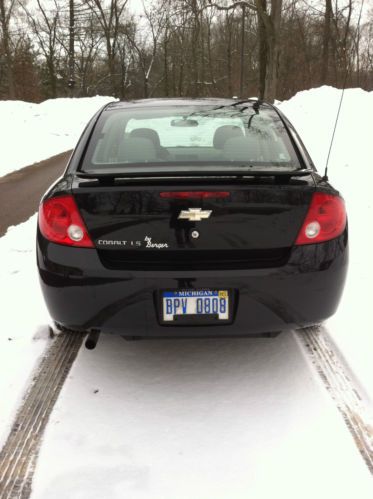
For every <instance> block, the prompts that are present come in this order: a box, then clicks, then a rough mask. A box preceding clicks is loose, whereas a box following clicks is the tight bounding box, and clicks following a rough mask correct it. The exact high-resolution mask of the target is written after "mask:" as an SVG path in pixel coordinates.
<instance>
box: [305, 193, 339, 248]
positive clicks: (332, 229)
mask: <svg viewBox="0 0 373 499" xmlns="http://www.w3.org/2000/svg"><path fill="white" fill-rule="evenodd" d="M346 219H347V217H346V208H345V204H344V201H343V199H342V198H340V197H338V196H332V195H331V194H324V193H322V192H315V193H314V194H313V196H312V199H311V204H310V207H309V208H308V212H307V215H306V218H305V220H304V222H303V225H302V228H301V230H300V231H299V234H298V237H297V240H296V241H295V244H296V245H301V244H315V243H321V242H323V241H329V240H330V239H334V238H335V237H338V236H340V235H341V234H342V232H343V231H344V230H345V227H346Z"/></svg>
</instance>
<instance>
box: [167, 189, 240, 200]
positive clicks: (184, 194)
mask: <svg viewBox="0 0 373 499" xmlns="http://www.w3.org/2000/svg"><path fill="white" fill-rule="evenodd" d="M159 195H160V196H161V198H164V199H213V198H215V199H224V198H228V197H229V196H230V195H231V194H230V192H227V191H174V192H160V193H159Z"/></svg>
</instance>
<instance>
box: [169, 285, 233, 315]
mask: <svg viewBox="0 0 373 499" xmlns="http://www.w3.org/2000/svg"><path fill="white" fill-rule="evenodd" d="M162 301H163V320H164V321H173V320H175V316H179V315H181V316H188V315H190V316H193V315H196V316H209V315H210V316H214V317H216V318H217V319H219V320H227V319H229V293H228V291H227V290H215V291H213V290H195V289H193V290H180V291H163V293H162Z"/></svg>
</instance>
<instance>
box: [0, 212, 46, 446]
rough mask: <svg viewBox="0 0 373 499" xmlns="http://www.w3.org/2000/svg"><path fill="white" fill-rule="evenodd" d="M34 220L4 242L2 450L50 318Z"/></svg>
mask: <svg viewBox="0 0 373 499" xmlns="http://www.w3.org/2000/svg"><path fill="white" fill-rule="evenodd" d="M35 233H36V215H34V216H33V217H31V219H30V220H28V221H27V222H25V223H23V224H20V225H18V226H17V227H11V228H10V229H9V230H8V232H7V234H6V236H4V237H1V238H0V255H1V261H2V262H3V263H2V265H1V266H0V290H1V291H0V296H1V304H2V306H1V333H2V334H1V335H0V393H1V402H0V446H1V445H2V444H3V443H4V440H5V439H6V437H7V435H8V433H9V430H10V426H11V424H12V420H13V418H14V415H15V412H16V409H17V407H18V406H19V404H20V402H21V400H22V396H23V393H24V391H25V390H26V388H27V385H28V383H29V381H30V379H31V374H30V373H31V372H32V370H33V368H34V367H35V366H37V364H38V359H39V356H40V355H41V354H42V352H43V351H44V349H45V346H46V344H47V340H46V338H47V337H48V327H47V324H48V321H49V315H48V312H47V310H46V307H45V305H44V301H43V298H42V295H41V291H40V289H39V285H38V282H37V272H36V266H35Z"/></svg>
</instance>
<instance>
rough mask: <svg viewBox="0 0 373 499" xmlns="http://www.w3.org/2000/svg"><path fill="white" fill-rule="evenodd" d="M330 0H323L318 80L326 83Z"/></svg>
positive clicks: (331, 11)
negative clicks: (322, 30)
mask: <svg viewBox="0 0 373 499" xmlns="http://www.w3.org/2000/svg"><path fill="white" fill-rule="evenodd" d="M332 13H333V10H332V0H325V17H324V33H323V44H322V59H321V74H320V81H321V83H322V84H326V83H327V80H328V67H329V44H330V34H331V19H332Z"/></svg>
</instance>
